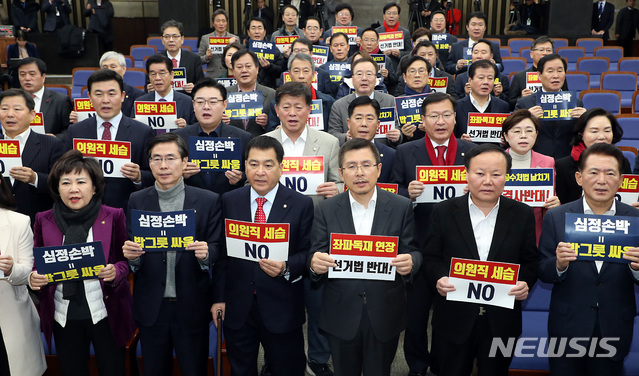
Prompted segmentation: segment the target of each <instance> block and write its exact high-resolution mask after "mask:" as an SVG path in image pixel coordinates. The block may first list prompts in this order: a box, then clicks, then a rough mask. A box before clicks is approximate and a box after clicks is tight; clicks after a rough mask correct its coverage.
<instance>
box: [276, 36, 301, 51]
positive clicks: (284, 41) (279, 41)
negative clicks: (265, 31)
mask: <svg viewBox="0 0 639 376" xmlns="http://www.w3.org/2000/svg"><path fill="white" fill-rule="evenodd" d="M297 38H299V35H287V36H282V37H275V45H276V46H277V49H278V50H280V52H283V51H284V46H290V45H291V44H293V42H294V41H295V40H296V39H297Z"/></svg>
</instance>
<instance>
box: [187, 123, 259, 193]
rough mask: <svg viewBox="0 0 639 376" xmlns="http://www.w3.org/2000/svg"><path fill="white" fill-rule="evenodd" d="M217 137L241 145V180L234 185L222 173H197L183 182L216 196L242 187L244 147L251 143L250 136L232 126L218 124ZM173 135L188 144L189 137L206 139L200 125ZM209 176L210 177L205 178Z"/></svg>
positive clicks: (193, 125)
mask: <svg viewBox="0 0 639 376" xmlns="http://www.w3.org/2000/svg"><path fill="white" fill-rule="evenodd" d="M215 132H217V136H218V137H221V138H239V139H240V142H241V143H242V159H241V162H240V170H241V171H242V179H240V181H239V182H237V184H235V185H231V183H229V179H228V178H227V177H226V176H225V175H224V172H199V173H197V174H195V175H193V176H191V177H190V178H188V179H186V180H185V183H186V184H188V185H192V186H194V187H199V188H204V189H208V190H210V191H213V192H215V193H217V194H220V195H221V194H224V193H226V192H228V191H230V190H232V189H235V188H239V187H242V186H244V182H245V181H246V178H245V176H244V174H243V173H244V160H245V158H246V145H248V143H249V141H251V134H250V133H248V132H246V131H243V130H241V129H239V128H236V127H234V126H231V125H228V124H225V123H220V125H219V126H218V127H217V128H216V129H215ZM175 134H177V135H179V136H180V137H182V138H183V139H184V141H186V144H187V145H188V144H189V137H207V136H206V133H204V132H203V131H202V127H201V126H200V123H195V124H191V125H188V126H186V127H184V128H180V129H177V130H176V131H175ZM206 175H209V176H210V177H207V176H206Z"/></svg>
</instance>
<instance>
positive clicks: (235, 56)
mask: <svg viewBox="0 0 639 376" xmlns="http://www.w3.org/2000/svg"><path fill="white" fill-rule="evenodd" d="M244 55H249V56H251V59H253V63H254V64H255V65H256V66H257V67H259V66H260V61H259V60H258V59H257V55H256V54H255V52H253V51H249V50H248V49H246V48H242V49H241V50H238V51H235V53H234V54H233V56H231V67H232V68H234V67H235V62H236V61H238V60H239V59H240V58H241V57H242V56H244Z"/></svg>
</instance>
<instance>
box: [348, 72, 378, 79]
mask: <svg viewBox="0 0 639 376" xmlns="http://www.w3.org/2000/svg"><path fill="white" fill-rule="evenodd" d="M364 76H366V78H373V77H375V73H372V72H366V73H364V72H357V73H353V77H357V78H362V77H364Z"/></svg>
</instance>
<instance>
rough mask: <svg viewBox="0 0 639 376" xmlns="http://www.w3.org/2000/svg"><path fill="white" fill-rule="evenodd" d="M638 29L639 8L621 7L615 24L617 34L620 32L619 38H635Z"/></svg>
mask: <svg viewBox="0 0 639 376" xmlns="http://www.w3.org/2000/svg"><path fill="white" fill-rule="evenodd" d="M637 31H639V10H638V9H636V8H628V7H627V6H626V7H623V8H621V9H619V13H618V14H617V23H616V24H615V34H619V39H635V33H636V32H637Z"/></svg>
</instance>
